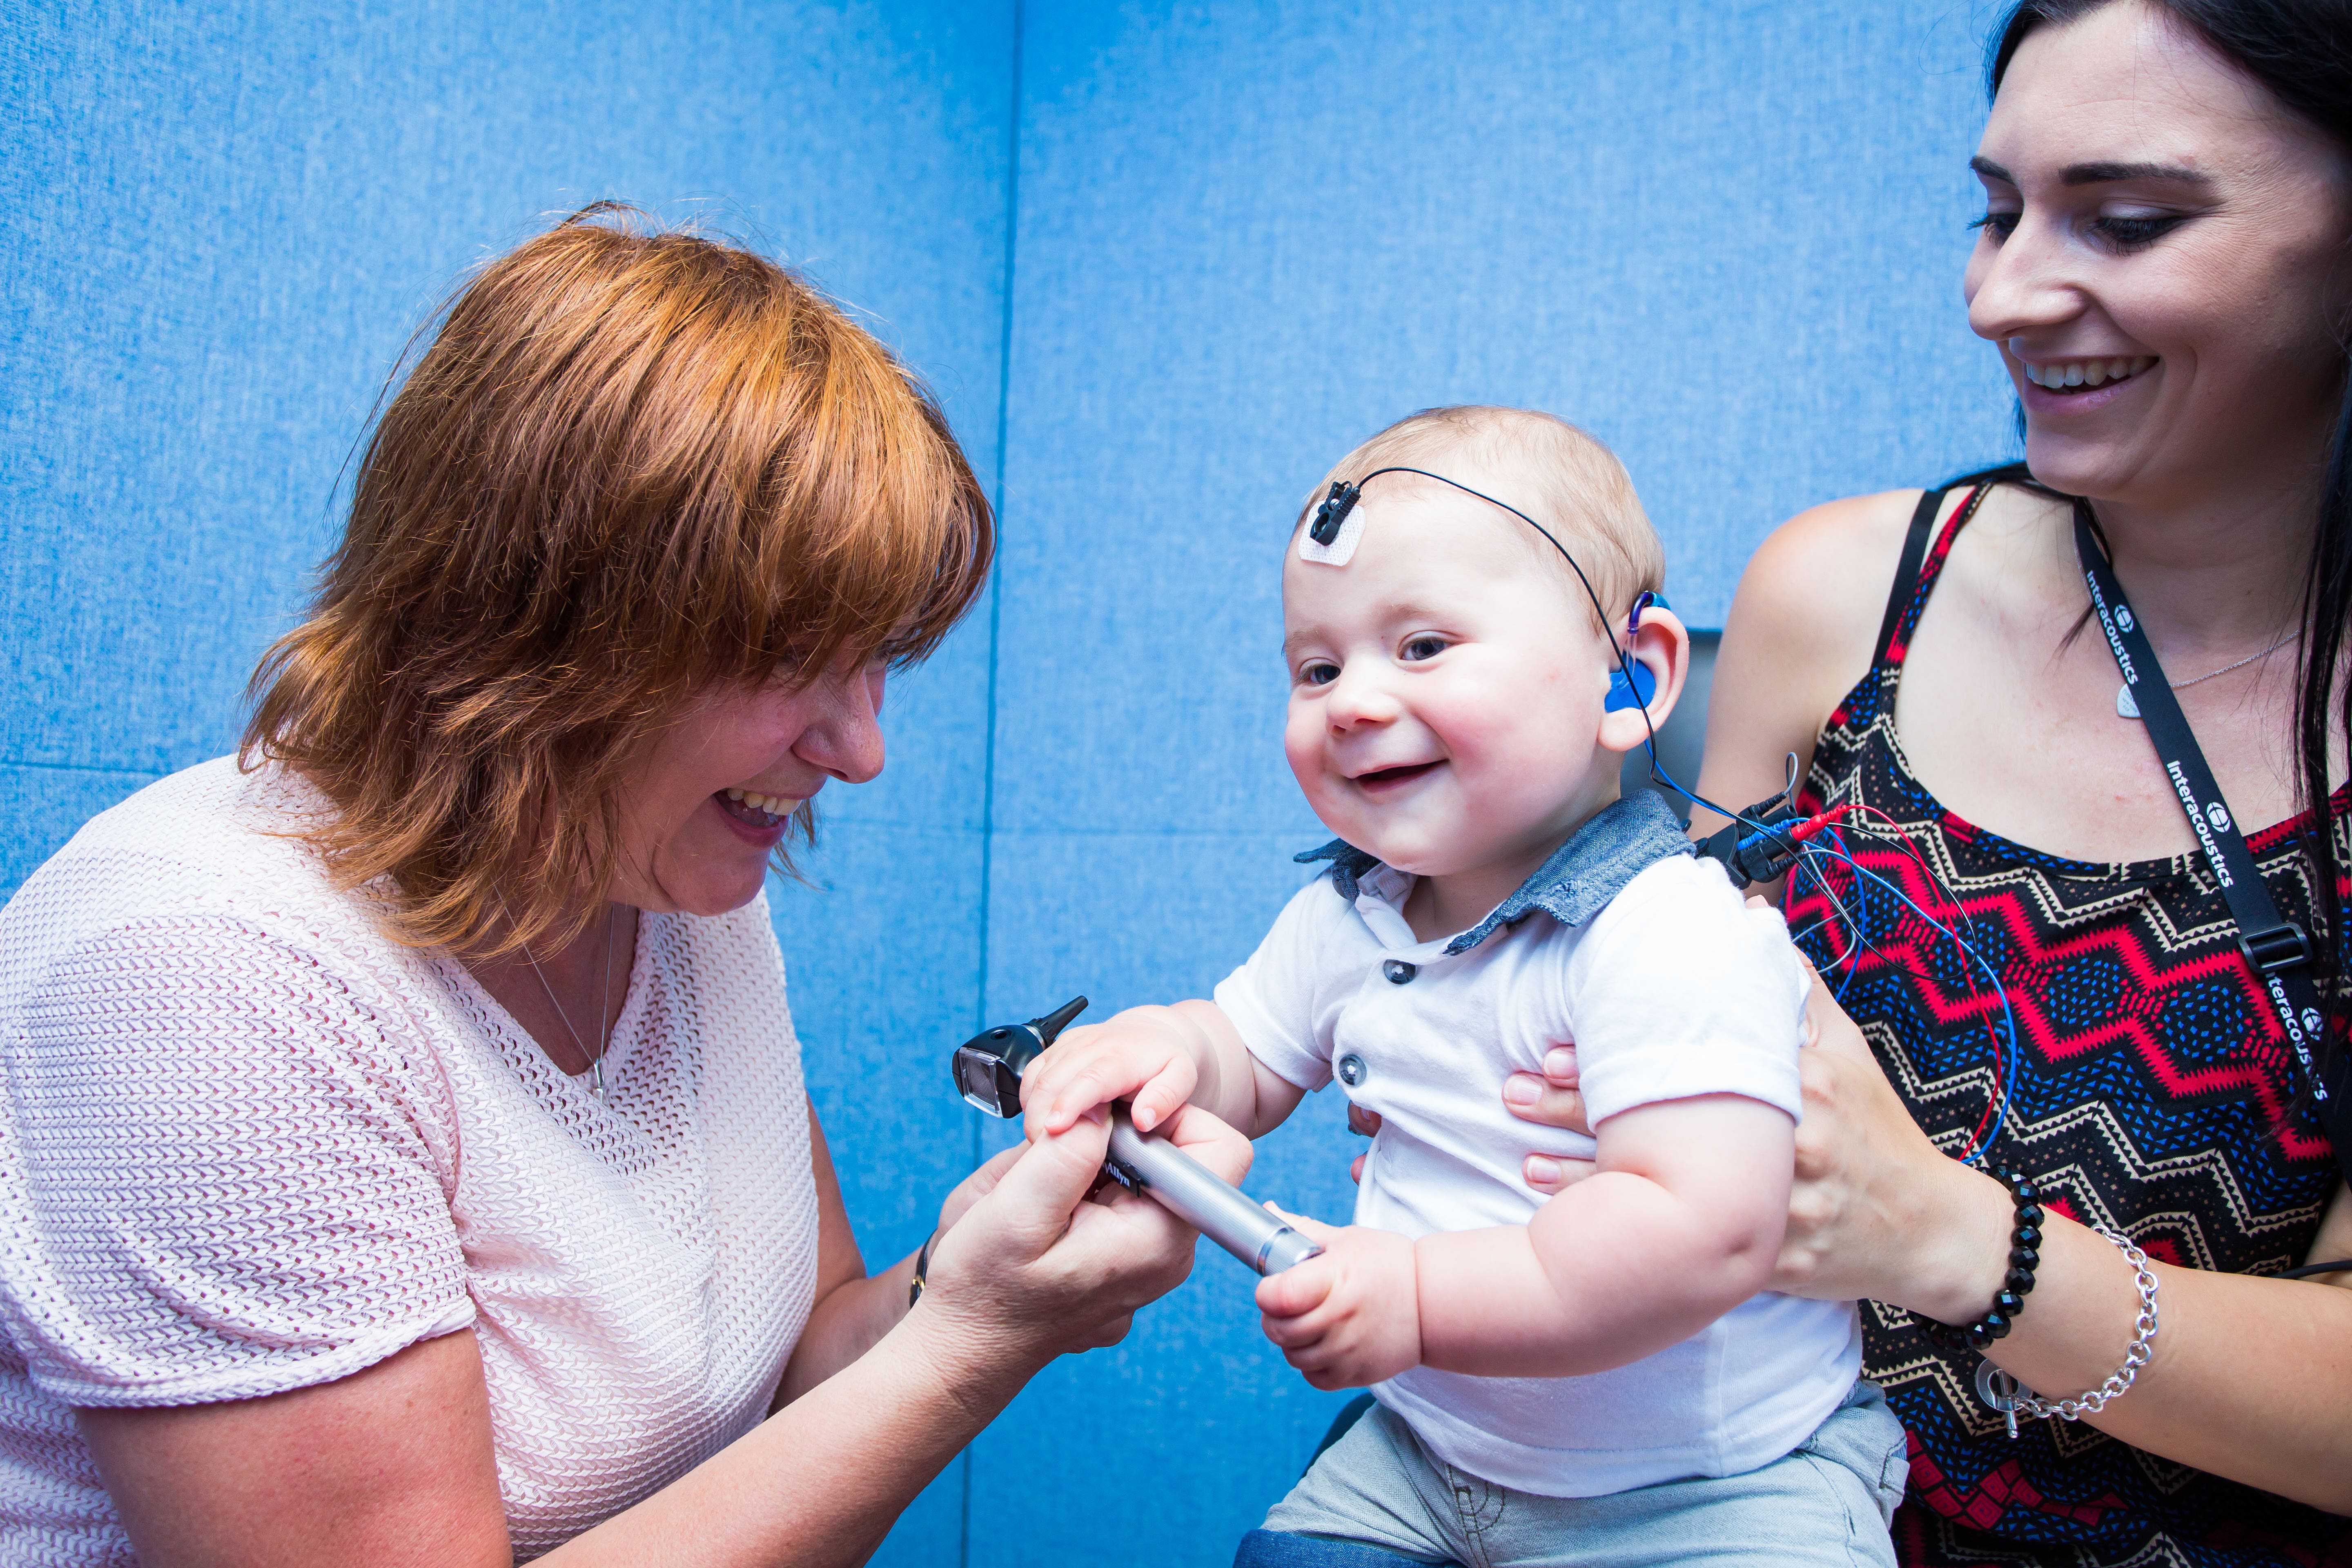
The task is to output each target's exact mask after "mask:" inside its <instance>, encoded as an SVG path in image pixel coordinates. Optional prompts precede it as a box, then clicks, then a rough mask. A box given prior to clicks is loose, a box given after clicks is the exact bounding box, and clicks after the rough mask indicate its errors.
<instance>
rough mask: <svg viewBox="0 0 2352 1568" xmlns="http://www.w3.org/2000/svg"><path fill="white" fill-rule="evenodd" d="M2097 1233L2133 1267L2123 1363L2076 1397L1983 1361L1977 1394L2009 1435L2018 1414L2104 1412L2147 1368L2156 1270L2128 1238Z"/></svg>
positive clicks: (2070, 1417) (2071, 1416) (2075, 1417)
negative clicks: (2135, 1292)
mask: <svg viewBox="0 0 2352 1568" xmlns="http://www.w3.org/2000/svg"><path fill="white" fill-rule="evenodd" d="M2093 1228H2094V1229H2095V1230H2096V1231H2097V1232H2098V1234H2099V1235H2101V1236H2103V1237H2106V1239H2107V1240H2108V1241H2110V1242H2112V1243H2114V1244H2115V1247H2116V1250H2117V1251H2119V1252H2121V1253H2122V1254H2123V1255H2124V1258H2125V1260H2126V1261H2127V1262H2128V1263H2130V1265H2131V1266H2132V1283H2133V1284H2134V1285H2136V1286H2137V1287H2138V1289H2139V1317H2138V1318H2137V1320H2135V1321H2134V1322H2133V1324H2132V1342H2131V1347H2130V1348H2129V1349H2128V1350H2126V1351H2125V1352H2124V1363H2123V1365H2121V1366H2119V1367H2117V1368H2116V1370H2115V1371H2113V1372H2111V1373H2107V1380H2106V1382H2105V1383H2103V1384H2099V1386H2098V1387H2096V1388H2095V1389H2093V1390H2091V1392H2090V1393H2088V1394H2084V1395H2083V1396H2082V1397H2080V1398H2079V1399H2044V1398H2042V1396H2041V1395H2040V1394H2036V1393H2034V1392H2033V1390H2032V1389H2031V1388H2028V1387H2027V1386H2026V1385H2025V1384H2022V1383H2021V1382H2019V1381H2018V1379H2017V1377H2016V1376H2015V1374H2013V1373H2007V1372H2003V1371H2002V1370H2001V1369H2000V1368H1999V1367H1997V1366H1995V1365H1993V1363H1990V1362H1986V1363H1983V1364H1982V1365H1980V1366H1979V1367H1978V1368H1977V1397H1978V1398H1979V1399H1981V1400H1983V1401H1984V1402H1985V1403H1986V1404H1987V1405H1990V1406H1991V1407H1992V1408H1993V1409H1994V1410H1996V1411H1998V1412H2000V1417H2001V1419H2002V1420H2003V1421H2004V1422H2006V1423H2007V1424H2008V1426H2009V1435H2010V1436H2012V1437H2014V1436H2017V1418H2018V1416H2019V1415H2021V1414H2022V1415H2039V1416H2041V1417H2042V1418H2043V1419H2044V1420H2047V1419H2049V1418H2050V1417H2051V1416H2053V1415H2054V1416H2057V1417H2059V1418H2060V1419H2062V1420H2065V1421H2080V1420H2081V1419H2082V1418H2083V1417H2084V1416H2085V1415H2093V1414H2095V1413H2096V1412H2098V1411H2101V1410H2104V1409H2105V1408H2106V1406H2107V1401H2109V1400H2111V1399H2120V1398H2122V1397H2123V1396H2124V1395H2125V1394H2127V1393H2129V1392H2130V1391H2131V1385H2132V1384H2133V1382H2134V1381H2135V1380H2137V1378H2138V1376H2139V1369H2140V1368H2142V1367H2144V1366H2146V1365H2147V1363H2148V1358H2149V1356H2150V1354H2151V1353H2152V1352H2151V1351H2150V1349H2149V1347H2150V1345H2151V1343H2152V1342H2154V1341H2155V1339H2156V1271H2155V1270H2154V1269H2152V1268H2149V1267H2148V1266H2147V1253H2145V1252H2142V1251H2141V1250H2140V1249H2139V1248H2138V1247H2134V1246H2133V1245H2132V1244H2131V1241H2130V1240H2129V1238H2127V1237H2122V1236H2118V1235H2116V1233H2115V1232H2114V1231H2112V1230H2109V1229H2108V1228H2107V1227H2106V1226H2094V1227H2093Z"/></svg>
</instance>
